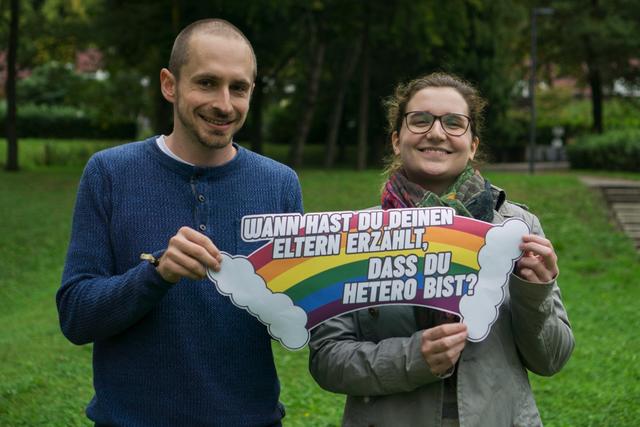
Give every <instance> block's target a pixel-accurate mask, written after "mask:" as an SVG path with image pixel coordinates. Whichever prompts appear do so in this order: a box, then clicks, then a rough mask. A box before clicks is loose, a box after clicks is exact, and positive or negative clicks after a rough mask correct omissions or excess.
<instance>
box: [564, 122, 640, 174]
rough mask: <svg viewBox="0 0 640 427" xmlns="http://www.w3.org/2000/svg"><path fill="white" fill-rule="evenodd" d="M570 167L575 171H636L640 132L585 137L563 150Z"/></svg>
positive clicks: (631, 131) (638, 166)
mask: <svg viewBox="0 0 640 427" xmlns="http://www.w3.org/2000/svg"><path fill="white" fill-rule="evenodd" d="M567 154H568V155H569V161H570V162H571V167H573V168H578V169H605V170H626V171H633V172H638V170H640V129H622V130H612V131H609V132H605V133H603V134H601V135H586V136H584V137H582V138H580V139H578V141H577V142H576V143H575V144H572V145H569V146H568V147H567Z"/></svg>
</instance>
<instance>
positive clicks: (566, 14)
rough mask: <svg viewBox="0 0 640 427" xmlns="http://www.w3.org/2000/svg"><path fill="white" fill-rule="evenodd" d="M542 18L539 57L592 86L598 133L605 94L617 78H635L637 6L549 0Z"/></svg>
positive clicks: (619, 1) (626, 0)
mask: <svg viewBox="0 0 640 427" xmlns="http://www.w3.org/2000/svg"><path fill="white" fill-rule="evenodd" d="M551 6H552V7H553V9H554V14H553V15H552V16H551V17H549V18H548V19H546V20H544V21H545V22H543V23H541V34H542V35H543V37H542V42H541V49H540V53H541V58H542V59H544V60H546V61H550V62H552V63H555V64H558V65H559V66H560V68H561V73H564V74H568V75H573V76H577V77H579V78H580V81H582V82H583V83H586V84H587V85H588V86H589V88H590V89H591V104H592V121H593V125H592V128H593V131H594V132H597V133H602V132H603V130H604V128H605V124H604V119H603V117H604V112H603V108H604V107H603V106H604V103H603V101H604V96H605V94H606V93H607V92H610V91H611V89H612V87H613V82H614V81H615V80H617V79H619V78H627V79H628V80H633V79H637V76H638V75H639V74H640V73H639V71H640V70H639V69H638V66H637V65H634V61H637V58H638V51H639V50H640V27H638V22H640V7H639V6H638V4H637V2H636V1H634V0H608V1H603V0H589V1H588V2H575V1H571V0H558V1H554V2H553V3H552V4H551Z"/></svg>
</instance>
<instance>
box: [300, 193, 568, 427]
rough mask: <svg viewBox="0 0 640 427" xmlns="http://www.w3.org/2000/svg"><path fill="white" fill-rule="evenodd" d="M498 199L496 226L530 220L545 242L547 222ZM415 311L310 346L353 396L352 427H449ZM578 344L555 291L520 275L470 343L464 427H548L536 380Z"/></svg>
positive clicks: (332, 387) (323, 381) (333, 333)
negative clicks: (485, 331) (484, 330)
mask: <svg viewBox="0 0 640 427" xmlns="http://www.w3.org/2000/svg"><path fill="white" fill-rule="evenodd" d="M501 196H502V197H500V198H498V199H499V202H498V206H496V212H495V215H494V223H501V222H503V221H504V220H506V219H507V218H510V217H517V218H521V219H523V220H524V221H525V222H526V223H527V224H528V225H529V228H530V229H531V230H532V233H533V234H538V235H544V233H543V231H542V228H541V226H540V222H539V220H538V218H537V217H536V216H535V215H533V214H531V213H530V212H528V211H527V210H525V209H523V208H522V207H520V206H517V205H515V204H512V203H509V202H506V201H504V193H502V195H501ZM421 332H422V331H421V330H419V329H418V326H417V324H416V320H415V316H414V311H413V308H412V307H411V306H400V305H397V306H392V305H387V306H381V307H378V308H376V309H372V310H359V311H357V312H353V313H349V314H346V315H343V316H340V317H337V318H334V319H331V320H329V321H328V322H326V323H324V324H322V325H319V326H318V327H317V328H315V329H314V330H313V331H312V335H311V341H310V343H309V348H310V355H309V369H310V371H311V374H312V375H313V377H314V378H315V380H316V381H317V382H318V384H320V386H321V387H323V388H324V389H326V390H329V391H332V392H336V393H344V394H346V395H347V402H346V406H345V409H344V417H343V425H344V426H394V427H397V426H440V425H441V422H442V417H441V414H442V399H443V383H444V382H443V380H442V378H439V377H436V376H434V375H433V374H432V373H431V371H430V370H429V367H428V366H427V364H426V362H425V360H424V359H423V357H422V354H421V352H420V346H421ZM574 345H575V341H574V338H573V334H572V332H571V326H570V325H569V320H568V318H567V313H566V311H565V308H564V306H563V305H562V300H561V296H560V289H559V288H558V286H557V284H556V282H555V281H554V282H552V283H549V284H542V285H541V284H532V283H529V282H526V281H523V280H522V279H520V278H518V277H517V276H515V275H513V274H511V276H510V279H509V285H508V291H507V294H506V296H505V300H504V303H503V304H502V306H501V307H500V314H499V317H498V320H497V321H496V323H495V324H494V325H493V326H492V328H491V332H490V334H489V336H488V337H487V338H486V339H485V340H484V341H482V342H478V343H474V342H467V343H466V346H465V348H464V350H463V352H462V355H461V357H460V359H459V362H458V365H457V368H456V369H457V370H458V371H457V398H458V417H459V422H460V426H462V427H467V426H491V427H500V426H505V427H506V426H538V425H542V422H541V420H540V415H539V413H538V409H537V407H536V403H535V401H534V398H533V393H532V392H531V387H530V385H529V380H528V377H527V370H529V371H531V372H534V373H536V374H538V375H545V376H550V375H553V374H555V373H556V372H558V371H559V370H560V369H561V368H562V366H563V365H564V364H565V363H566V362H567V360H568V359H569V356H570V355H571V352H572V351H573V347H574Z"/></svg>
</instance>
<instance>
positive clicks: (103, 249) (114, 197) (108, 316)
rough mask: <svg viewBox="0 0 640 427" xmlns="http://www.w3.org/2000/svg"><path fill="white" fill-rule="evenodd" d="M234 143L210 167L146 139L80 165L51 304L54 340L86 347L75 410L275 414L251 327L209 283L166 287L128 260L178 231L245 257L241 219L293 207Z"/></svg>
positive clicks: (287, 183)
mask: <svg viewBox="0 0 640 427" xmlns="http://www.w3.org/2000/svg"><path fill="white" fill-rule="evenodd" d="M236 148H237V149H238V152H237V155H236V156H235V157H234V159H233V160H231V161H230V162H228V163H226V164H224V165H222V166H219V167H214V168H200V167H193V166H189V165H186V164H183V163H180V162H178V161H176V160H174V159H172V158H170V157H169V156H167V155H166V154H164V153H163V152H162V151H160V149H159V148H158V147H157V145H156V143H155V138H150V139H148V140H146V141H142V142H136V143H131V144H126V145H123V146H120V147H116V148H112V149H109V150H106V151H102V152H100V153H98V154H96V155H95V156H93V157H92V158H91V159H90V160H89V162H88V164H87V166H86V169H85V171H84V174H83V176H82V179H81V182H80V187H79V189H78V196H77V200H76V206H75V213H74V218H73V229H72V234H71V242H70V245H69V251H68V254H67V261H66V264H65V268H64V274H63V278H62V286H61V287H60V290H59V291H58V294H57V297H56V301H57V304H58V312H59V316H60V324H61V328H62V331H63V333H64V334H65V336H66V337H67V338H68V339H69V340H71V341H72V342H74V343H75V344H86V343H91V342H93V343H94V346H93V355H94V356H93V373H94V387H95V397H94V398H93V400H92V401H91V403H90V404H89V406H88V408H87V415H88V416H89V418H91V419H92V420H93V421H95V422H96V423H97V424H105V425H117V426H153V427H160V426H205V425H206V426H213V425H215V426H262V425H270V424H273V423H277V422H278V421H279V420H280V419H281V418H282V416H283V409H282V407H281V405H280V404H279V402H278V396H279V391H280V386H279V383H278V379H277V376H276V371H275V367H274V364H273V356H272V353H271V340H270V337H269V334H268V332H267V330H266V328H265V326H264V325H263V324H262V323H260V322H259V321H258V320H257V319H256V318H254V317H253V316H251V315H250V314H248V313H247V312H245V311H243V310H241V309H239V308H237V307H235V306H234V305H233V304H232V303H231V301H230V300H229V299H228V298H227V297H225V296H222V295H221V294H219V293H218V292H217V291H216V289H215V286H214V285H213V284H212V283H211V282H208V281H206V280H202V281H193V280H188V279H182V280H181V281H180V282H178V283H177V284H176V285H171V284H170V283H167V282H165V281H164V280H163V279H162V277H161V276H160V275H159V274H158V273H157V271H156V269H155V268H154V267H153V266H152V265H151V264H149V263H147V262H142V261H140V258H139V257H140V254H141V253H142V252H155V253H156V254H159V253H160V251H162V250H163V249H164V248H166V246H167V243H168V241H169V238H170V237H171V236H173V235H174V234H175V233H176V232H177V231H178V229H179V228H180V227H182V226H189V227H192V228H194V229H196V230H199V231H201V232H203V233H205V234H206V235H207V236H209V237H210V238H211V239H212V241H213V242H214V244H216V245H217V247H218V248H219V249H220V250H222V251H226V252H229V253H231V254H242V255H248V254H249V253H250V252H252V251H253V250H255V249H256V248H257V247H258V246H260V245H259V244H256V243H245V242H243V241H242V239H241V238H240V220H241V218H242V216H244V215H250V214H259V213H282V212H302V197H301V191H300V186H299V183H298V180H297V177H296V175H295V173H294V172H293V171H292V170H291V169H289V168H288V167H286V166H284V165H281V164H279V163H277V162H275V161H273V160H270V159H267V158H265V157H262V156H260V155H257V154H255V153H252V152H251V151H249V150H246V149H243V148H241V147H238V146H236ZM222 268H224V265H223V266H222Z"/></svg>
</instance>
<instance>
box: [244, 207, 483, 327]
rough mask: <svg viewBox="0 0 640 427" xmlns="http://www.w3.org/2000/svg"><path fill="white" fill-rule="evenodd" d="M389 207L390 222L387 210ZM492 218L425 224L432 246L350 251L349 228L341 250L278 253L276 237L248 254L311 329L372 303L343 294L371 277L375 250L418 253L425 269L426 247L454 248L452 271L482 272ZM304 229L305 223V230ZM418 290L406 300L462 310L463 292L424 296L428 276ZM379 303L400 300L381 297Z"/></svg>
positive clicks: (433, 250)
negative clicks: (282, 255)
mask: <svg viewBox="0 0 640 427" xmlns="http://www.w3.org/2000/svg"><path fill="white" fill-rule="evenodd" d="M386 214H387V212H385V217H384V218H385V224H388V215H386ZM356 220H357V217H356V216H354V217H353V218H352V219H351V223H350V232H355V231H356ZM491 227H492V225H491V224H489V223H486V222H482V221H478V220H475V219H472V218H466V217H460V216H454V222H453V224H452V225H447V226H429V227H425V232H424V234H423V242H425V243H428V245H429V246H428V249H427V251H426V252H425V251H423V250H421V249H411V250H400V251H386V252H381V253H362V254H345V253H344V247H345V242H346V234H347V233H342V239H341V244H342V246H341V250H340V254H339V255H332V256H322V257H310V258H294V259H273V257H272V252H273V245H272V244H271V243H269V244H267V245H265V246H263V247H261V248H260V249H258V250H257V251H255V252H254V253H252V254H251V255H249V260H250V262H251V263H252V264H253V266H254V268H255V270H256V272H257V273H258V274H259V275H260V276H261V277H262V278H263V279H264V281H265V282H266V284H267V287H268V288H269V289H270V290H271V291H273V292H284V293H285V294H287V295H288V296H289V297H290V298H291V299H292V300H293V302H294V304H295V305H297V306H300V307H301V308H302V309H304V310H305V312H306V313H307V315H308V322H307V329H312V328H313V327H315V326H316V325H318V324H319V323H320V322H322V321H324V320H326V319H329V318H331V317H335V316H337V315H340V314H342V313H346V312H349V311H353V310H357V309H359V308H362V307H363V306H371V303H369V304H343V302H342V294H343V288H344V284H345V283H353V282H364V281H367V270H368V260H369V258H371V257H375V256H385V257H388V256H394V255H405V256H406V255H410V254H415V255H418V259H419V265H418V268H419V270H418V271H422V269H423V263H424V254H425V253H436V252H443V251H449V252H451V253H452V259H451V266H450V270H449V273H448V274H468V273H477V271H478V270H479V269H480V267H479V265H478V257H477V256H478V252H479V251H480V249H481V248H482V246H483V245H484V242H485V236H486V234H487V231H488V230H489V229H490V228H491ZM300 235H304V229H301V230H300ZM416 279H417V281H418V292H417V295H416V298H414V300H413V301H404V302H403V304H416V305H425V306H431V307H434V308H438V309H440V310H445V311H450V312H453V313H455V312H457V311H458V304H459V300H460V298H461V297H459V296H457V297H456V296H453V297H449V298H438V299H434V300H432V301H426V300H424V299H423V298H422V289H423V287H424V283H423V282H424V280H423V279H424V278H423V276H422V275H421V274H418V275H417V276H416ZM380 304H397V303H395V302H381V303H380Z"/></svg>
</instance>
